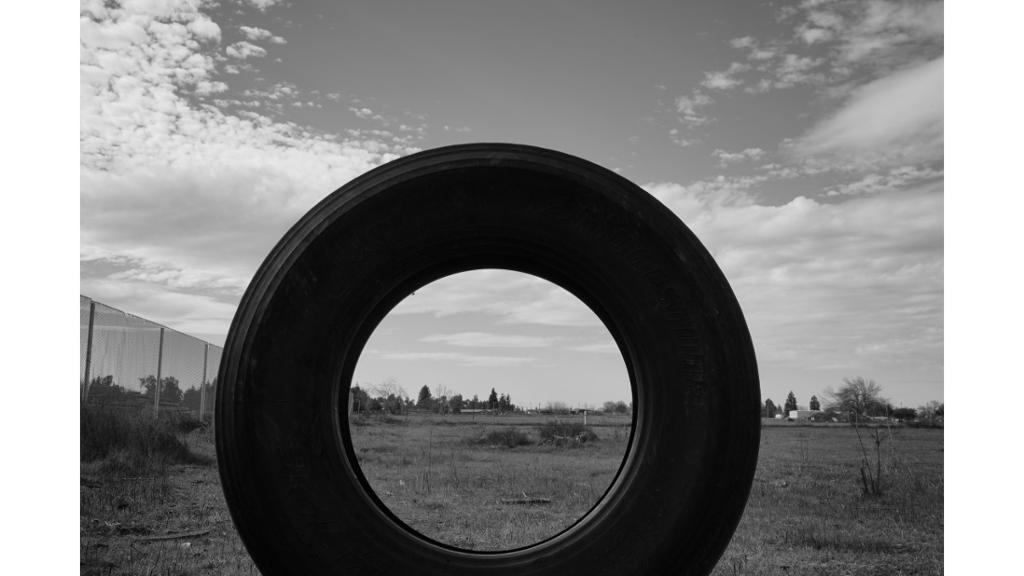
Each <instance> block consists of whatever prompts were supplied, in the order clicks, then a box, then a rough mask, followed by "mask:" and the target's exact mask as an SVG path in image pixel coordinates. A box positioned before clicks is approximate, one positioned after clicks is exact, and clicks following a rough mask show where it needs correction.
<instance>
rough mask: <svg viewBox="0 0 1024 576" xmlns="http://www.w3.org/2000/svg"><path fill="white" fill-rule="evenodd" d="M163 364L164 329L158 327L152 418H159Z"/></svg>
mask: <svg viewBox="0 0 1024 576" xmlns="http://www.w3.org/2000/svg"><path fill="white" fill-rule="evenodd" d="M163 363H164V327H163V326H161V327H160V347H159V348H158V349H157V353H156V388H155V389H154V390H153V417H158V416H160V377H161V376H162V370H163Z"/></svg>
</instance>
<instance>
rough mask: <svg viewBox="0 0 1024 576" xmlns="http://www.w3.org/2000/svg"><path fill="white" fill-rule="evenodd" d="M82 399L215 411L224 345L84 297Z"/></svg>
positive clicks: (203, 414)
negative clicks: (218, 375)
mask: <svg viewBox="0 0 1024 576" xmlns="http://www.w3.org/2000/svg"><path fill="white" fill-rule="evenodd" d="M79 300H80V313H79V320H80V326H81V332H80V333H81V356H80V366H79V368H80V371H79V376H80V393H81V398H82V403H83V404H89V405H105V406H116V407H124V408H140V409H149V410H152V411H153V412H154V413H158V412H159V411H161V410H163V411H177V412H191V413H192V414H193V415H195V416H197V417H199V418H206V417H212V416H213V399H214V397H215V391H216V387H217V369H218V367H219V366H220V358H221V353H222V352H223V349H222V348H221V347H220V346H216V345H213V344H210V343H209V342H204V341H203V340H200V339H198V338H195V337H193V336H189V335H188V334H182V333H181V332H178V331H176V330H172V329H170V328H167V327H165V326H161V325H160V324H157V323H155V322H151V321H149V320H146V319H144V318H139V317H138V316H134V315H132V314H128V313H127V312H122V311H120V310H118V309H116V308H112V307H110V306H107V305H106V304H103V303H101V302H96V301H95V300H93V299H91V298H88V297H86V296H80V297H79Z"/></svg>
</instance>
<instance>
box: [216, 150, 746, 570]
mask: <svg viewBox="0 0 1024 576" xmlns="http://www.w3.org/2000/svg"><path fill="white" fill-rule="evenodd" d="M477 268H506V269H512V270H518V271H521V272H526V273H530V274H534V275H536V276H539V277H542V278H545V279H547V280H550V281H552V282H554V283H555V284H558V285H560V286H562V287H564V288H565V289H567V290H569V291H570V292H572V293H573V294H574V295H576V296H577V297H578V298H580V299H581V300H582V301H583V302H585V303H586V304H588V305H589V306H590V308H592V309H593V310H594V312H595V313H597V314H598V316H599V317H600V318H601V319H602V320H603V321H604V323H605V324H606V325H607V326H608V328H609V330H610V332H611V333H612V335H613V336H614V337H615V340H616V342H617V343H618V345H619V348H620V349H621V351H622V354H623V357H624V359H625V360H626V365H627V368H628V372H629V375H630V379H631V382H632V386H633V405H634V407H635V409H634V421H633V433H632V436H631V439H630V442H629V452H628V454H627V456H626V458H625V460H624V461H623V466H622V468H621V469H620V471H619V474H618V475H617V476H616V478H615V480H614V481H613V483H612V485H611V487H610V488H609V490H608V492H606V494H605V495H604V497H603V498H602V499H601V501H600V502H599V503H598V504H597V505H596V506H595V507H594V508H593V509H592V510H591V511H590V512H589V514H587V516H585V517H584V518H583V519H582V520H581V521H579V522H577V523H576V524H575V525H573V526H572V527H570V528H569V529H567V530H566V531H564V532H562V533H560V534H558V535H557V536H555V537H553V538H551V539H548V540H545V541H543V542H541V543H539V544H536V545H534V546H530V547H527V548H521V549H518V550H512V551H507V552H469V551H465V550H459V549H455V548H452V547H449V546H446V545H444V544H440V543H438V542H434V541H431V540H428V539H427V538H425V537H422V536H419V535H417V534H415V533H414V532H412V531H411V530H410V529H408V528H406V527H405V525H404V524H402V523H401V521H399V520H398V519H397V518H396V517H395V516H394V515H393V514H392V513H391V512H389V511H388V510H387V509H386V508H385V507H384V505H383V504H382V503H381V502H380V500H379V499H378V498H377V496H376V495H375V494H374V493H373V490H372V489H371V488H370V487H369V484H368V483H367V481H366V479H365V478H364V477H363V475H362V473H361V471H360V469H359V466H358V463H357V459H356V455H355V454H354V452H353V448H352V442H351V438H350V436H349V431H348V424H347V419H346V408H347V406H346V403H347V401H348V394H347V391H348V387H349V385H350V381H351V378H352V373H353V370H354V368H355V365H356V361H357V359H358V358H359V354H360V352H361V350H362V347H363V346H364V344H365V343H366V340H367V339H368V338H369V336H370V333H371V332H372V331H373V329H374V328H375V327H376V325H377V323H378V322H379V321H380V320H381V319H382V318H383V317H384V315H385V314H387V312H388V311H389V310H390V309H391V308H392V307H393V306H394V305H396V304H397V303H398V302H399V301H400V300H401V299H402V298H404V297H405V296H407V295H408V294H409V293H410V292H411V291H413V290H415V289H416V288H418V287H420V286H423V285H425V284H427V283H429V282H431V281H433V280H436V279H438V278H441V277H443V276H447V275H450V274H453V273H456V272H461V271H466V270H471V269H477ZM216 406H217V407H216V433H217V455H218V458H219V462H220V475H221V482H222V484H223V488H224V494H225V497H226V498H227V502H228V506H229V507H230V510H231V515H232V518H233V519H234V522H235V525H236V526H237V528H238V532H239V534H240V535H241V537H242V540H243V542H245V545H246V547H247V548H248V550H249V552H250V554H251V555H252V558H253V560H254V561H255V562H256V565H257V566H258V567H259V569H260V570H261V571H262V572H263V574H265V575H277V574H393V575H400V576H408V575H417V574H436V575H463V574H481V573H487V574H503V575H516V576H525V575H537V576H540V575H549V574H550V575H558V576H564V575H566V574H577V573H578V574H588V575H598V574H608V575H615V576H621V575H626V574H673V573H685V574H707V573H708V572H710V571H711V569H712V568H713V567H714V565H715V563H716V562H717V560H718V558H719V557H720V556H721V554H722V552H723V551H724V550H725V547H726V546H727V544H728V542H729V539H730V538H731V537H732V533H733V531H734V530H735V528H736V525H737V523H738V522H739V520H740V517H741V515H742V513H743V508H744V506H745V504H746V500H747V496H748V494H749V491H750V486H751V483H752V481H753V476H754V469H755V466H756V463H757V451H758V442H759V436H760V418H759V410H760V391H759V388H758V376H757V364H756V360H755V358H754V349H753V345H752V343H751V340H750V334H749V332H748V330H747V326H746V323H745V321H744V319H743V313H742V311H741V310H740V307H739V304H738V303H737V301H736V298H735V296H734V295H733V292H732V290H731V289H730V288H729V284H728V282H727V281H726V279H725V277H724V275H723V274H722V272H721V271H720V270H719V268H718V267H717V266H716V264H715V262H714V260H713V259H712V258H711V256H710V254H708V252H707V250H705V248H704V247H703V246H702V245H701V244H700V242H699V241H698V240H697V238H696V237H695V236H694V235H693V234H692V233H691V232H690V231H689V230H688V229H687V228H686V226H684V225H683V223H682V222H680V221H679V219H678V218H676V216H675V215H673V214H672V213H671V212H670V211H669V210H668V209H666V208H665V207H664V206H663V205H662V204H661V203H659V202H658V201H657V200H655V199H654V198H653V197H651V196H650V195H649V194H647V193H646V192H644V191H643V190H641V189H640V188H639V187H637V186H636V185H634V184H632V183H630V182H629V181H627V180H626V179H624V178H622V177H620V176H618V175H616V174H614V173H612V172H610V171H608V170H606V169H604V168H601V167H599V166H597V165H594V164H592V163H590V162H586V161H584V160H581V159H579V158H575V157H572V156H568V155H566V154H561V153H558V152H553V151H550V150H544V149H540V148H533V147H527V146H520V145H507V144H472V145H461V146H452V147H447V148H440V149H436V150H429V151H426V152H422V153H419V154H414V155H412V156H408V157H406V158H402V159H400V160H396V161H394V162H391V163H389V164H387V165H385V166H381V167H380V168H377V169H375V170H372V171H370V172H369V173H367V174H365V175H363V176H361V177H359V178H357V179H355V180H353V181H351V182H350V183H348V184H346V185H345V186H343V187H342V188H341V189H339V190H337V191H336V192H334V193H333V194H331V195H330V196H328V197H327V198H326V199H324V200H323V201H322V202H320V203H319V204H318V205H317V206H316V207H314V208H313V209H312V210H310V211H309V213H308V214H306V215H305V216H304V217H303V218H302V219H301V220H300V221H299V223H298V224H296V225H295V226H294V227H293V228H292V229H291V230H290V231H289V232H288V233H287V234H286V235H285V237H284V238H283V239H282V240H281V241H280V243H278V245H277V246H276V247H275V248H274V250H273V251H272V252H271V253H270V255H269V256H268V257H267V259H266V261H265V262H264V263H263V265H262V267H261V268H260V269H259V271H258V272H257V273H256V275H255V277H254V278H253V280H252V283H251V284H250V285H249V288H248V290H247V291H246V293H245V296H244V297H243V298H242V301H241V304H240V305H239V307H238V311H237V312H236V314H235V318H234V321H233V323H232V325H231V331H230V333H229V335H228V339H227V343H226V345H225V349H224V356H223V360H222V362H221V365H220V373H219V384H218V386H217V405H216Z"/></svg>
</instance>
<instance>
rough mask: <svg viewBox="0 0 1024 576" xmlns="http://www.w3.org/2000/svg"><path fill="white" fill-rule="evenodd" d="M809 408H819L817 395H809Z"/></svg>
mask: <svg viewBox="0 0 1024 576" xmlns="http://www.w3.org/2000/svg"><path fill="white" fill-rule="evenodd" d="M811 410H821V403H820V402H818V397H817V396H811Z"/></svg>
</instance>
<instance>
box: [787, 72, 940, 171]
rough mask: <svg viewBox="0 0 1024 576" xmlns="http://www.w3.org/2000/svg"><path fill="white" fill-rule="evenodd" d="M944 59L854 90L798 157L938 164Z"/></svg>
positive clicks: (806, 141) (804, 140) (815, 131)
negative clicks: (812, 156)
mask: <svg viewBox="0 0 1024 576" xmlns="http://www.w3.org/2000/svg"><path fill="white" fill-rule="evenodd" d="M943 60H944V59H943V58H941V57H940V58H937V59H935V60H932V61H930V62H925V63H923V64H918V65H916V66H912V67H910V68H905V69H902V70H899V71H896V72H894V73H892V74H890V75H888V76H886V77H884V78H881V79H878V80H875V81H872V82H869V83H867V84H865V85H863V86H860V87H859V88H857V89H855V90H854V91H853V92H852V94H851V95H850V97H849V98H848V99H847V101H846V102H845V104H844V105H843V106H842V108H840V110H839V111H838V112H836V113H835V114H833V115H832V116H831V117H829V118H827V119H825V120H824V121H822V122H820V123H819V124H817V125H816V126H814V127H813V128H812V129H811V130H810V131H809V132H808V133H807V134H805V135H804V136H803V137H802V138H801V139H800V141H799V142H798V143H797V146H796V150H797V152H798V153H800V154H803V155H815V154H837V155H840V156H843V157H845V158H853V159H856V160H858V161H860V162H873V161H879V160H886V161H895V162H901V163H906V162H908V161H935V160H941V159H942V154H943V150H942V148H943V98H942V95H943Z"/></svg>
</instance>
